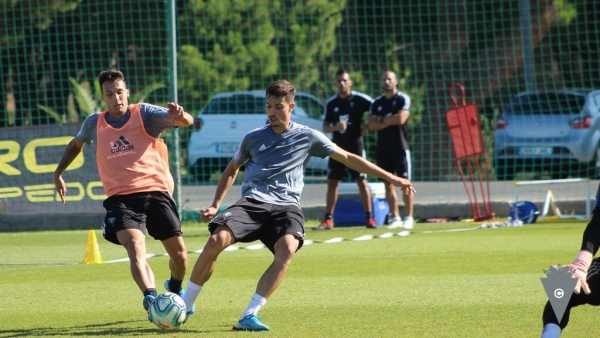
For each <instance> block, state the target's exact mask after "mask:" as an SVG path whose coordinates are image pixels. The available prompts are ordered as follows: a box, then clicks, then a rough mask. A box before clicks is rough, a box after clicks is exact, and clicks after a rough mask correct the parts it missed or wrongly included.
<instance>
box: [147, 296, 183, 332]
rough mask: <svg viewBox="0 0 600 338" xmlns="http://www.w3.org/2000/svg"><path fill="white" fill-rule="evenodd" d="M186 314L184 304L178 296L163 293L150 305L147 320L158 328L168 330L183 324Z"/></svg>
mask: <svg viewBox="0 0 600 338" xmlns="http://www.w3.org/2000/svg"><path fill="white" fill-rule="evenodd" d="M186 312H187V309H186V307H185V302H184V301H183V299H182V298H181V297H180V296H179V295H176V294H174V293H172V292H165V293H163V294H160V295H158V296H156V298H154V300H153V301H152V304H150V311H149V312H148V319H149V320H150V321H151V322H152V323H154V325H156V326H158V327H159V328H161V329H164V330H170V329H174V328H176V327H178V326H181V324H183V322H184V321H185V316H186Z"/></svg>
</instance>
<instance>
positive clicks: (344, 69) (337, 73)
mask: <svg viewBox="0 0 600 338" xmlns="http://www.w3.org/2000/svg"><path fill="white" fill-rule="evenodd" d="M344 74H348V76H350V72H349V71H348V69H346V68H340V69H338V71H337V72H336V73H335V77H338V76H340V75H344Z"/></svg>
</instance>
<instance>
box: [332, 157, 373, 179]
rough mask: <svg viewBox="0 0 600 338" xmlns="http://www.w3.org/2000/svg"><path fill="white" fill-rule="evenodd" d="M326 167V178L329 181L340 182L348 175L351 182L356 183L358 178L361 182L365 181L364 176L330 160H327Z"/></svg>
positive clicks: (365, 177)
mask: <svg viewBox="0 0 600 338" xmlns="http://www.w3.org/2000/svg"><path fill="white" fill-rule="evenodd" d="M328 167H329V169H328V170H327V178H328V179H331V180H339V181H341V180H343V179H345V178H346V177H348V175H350V179H352V180H353V181H356V180H357V179H359V178H360V179H363V180H364V179H367V175H366V174H363V173H361V172H358V171H356V170H354V169H350V168H348V167H346V166H345V165H344V164H342V163H340V162H338V161H336V160H334V159H331V158H330V159H329V164H328Z"/></svg>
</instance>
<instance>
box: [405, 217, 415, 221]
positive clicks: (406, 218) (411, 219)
mask: <svg viewBox="0 0 600 338" xmlns="http://www.w3.org/2000/svg"><path fill="white" fill-rule="evenodd" d="M404 220H405V221H414V219H413V217H412V216H406V217H404Z"/></svg>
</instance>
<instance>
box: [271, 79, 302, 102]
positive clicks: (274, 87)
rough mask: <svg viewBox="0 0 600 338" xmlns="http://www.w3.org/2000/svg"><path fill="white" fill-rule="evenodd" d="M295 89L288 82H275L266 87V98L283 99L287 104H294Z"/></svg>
mask: <svg viewBox="0 0 600 338" xmlns="http://www.w3.org/2000/svg"><path fill="white" fill-rule="evenodd" d="M295 96H296V87H294V85H293V84H292V83H291V82H289V81H288V80H277V81H274V82H271V83H270V84H269V85H268V86H267V97H274V98H277V99H280V98H285V101H286V102H288V103H292V102H294V97H295Z"/></svg>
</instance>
